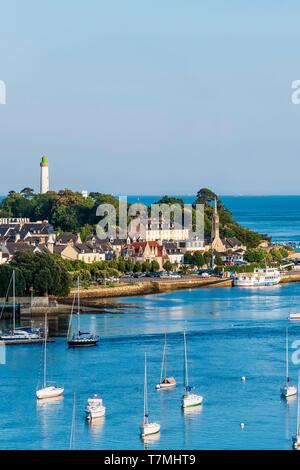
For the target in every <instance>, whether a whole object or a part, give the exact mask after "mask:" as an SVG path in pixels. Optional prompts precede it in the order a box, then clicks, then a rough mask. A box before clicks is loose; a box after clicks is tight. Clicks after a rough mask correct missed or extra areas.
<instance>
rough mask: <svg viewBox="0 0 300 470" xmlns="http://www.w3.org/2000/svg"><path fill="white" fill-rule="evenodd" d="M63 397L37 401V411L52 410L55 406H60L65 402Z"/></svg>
mask: <svg viewBox="0 0 300 470" xmlns="http://www.w3.org/2000/svg"><path fill="white" fill-rule="evenodd" d="M63 399H64V397H63V395H61V396H59V397H52V398H44V399H43V400H36V405H37V409H48V410H50V409H51V408H52V407H54V405H56V406H57V405H58V404H59V403H60V402H61V401H63Z"/></svg>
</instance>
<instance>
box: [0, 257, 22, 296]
mask: <svg viewBox="0 0 300 470" xmlns="http://www.w3.org/2000/svg"><path fill="white" fill-rule="evenodd" d="M15 273H16V295H17V296H20V297H22V296H23V295H24V294H25V280H24V277H23V274H22V272H21V271H20V269H15ZM12 274H13V268H12V266H10V265H7V264H2V265H1V266H0V297H6V295H7V297H11V296H12Z"/></svg>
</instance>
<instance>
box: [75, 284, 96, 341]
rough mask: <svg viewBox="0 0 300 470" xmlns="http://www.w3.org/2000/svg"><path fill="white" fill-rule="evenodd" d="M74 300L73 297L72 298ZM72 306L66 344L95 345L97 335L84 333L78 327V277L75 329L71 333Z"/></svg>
mask: <svg viewBox="0 0 300 470" xmlns="http://www.w3.org/2000/svg"><path fill="white" fill-rule="evenodd" d="M74 300H75V298H74ZM72 316H73V306H72V311H71V316H70V322H69V330H68V346H69V347H70V348H80V347H88V346H96V345H97V344H98V342H99V336H97V335H94V334H93V333H85V332H82V331H81V329H80V279H79V277H78V280H77V331H76V332H75V333H71V328H72Z"/></svg>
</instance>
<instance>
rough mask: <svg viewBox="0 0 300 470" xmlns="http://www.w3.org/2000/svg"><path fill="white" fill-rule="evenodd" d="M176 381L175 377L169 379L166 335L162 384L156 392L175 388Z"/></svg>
mask: <svg viewBox="0 0 300 470" xmlns="http://www.w3.org/2000/svg"><path fill="white" fill-rule="evenodd" d="M175 385H176V380H175V379H174V377H167V335H166V334H165V342H164V351H163V358H162V364H161V373H160V382H159V384H157V385H156V387H155V388H156V390H161V389H164V390H166V389H168V388H172V387H175Z"/></svg>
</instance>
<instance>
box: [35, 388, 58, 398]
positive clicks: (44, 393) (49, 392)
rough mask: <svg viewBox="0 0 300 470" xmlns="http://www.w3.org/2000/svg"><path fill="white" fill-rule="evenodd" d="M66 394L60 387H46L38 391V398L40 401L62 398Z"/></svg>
mask: <svg viewBox="0 0 300 470" xmlns="http://www.w3.org/2000/svg"><path fill="white" fill-rule="evenodd" d="M63 393H64V388H60V387H45V388H42V389H40V390H37V391H36V397H37V399H38V400H43V399H45V398H55V397H60V396H61V395H62V394H63Z"/></svg>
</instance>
